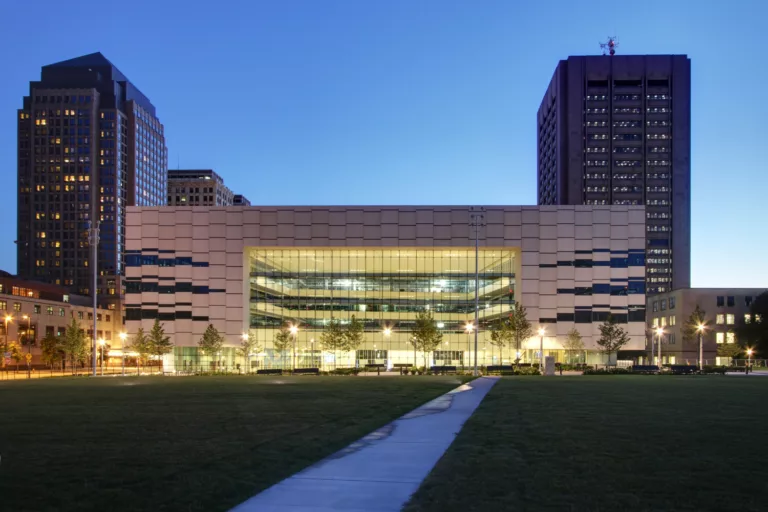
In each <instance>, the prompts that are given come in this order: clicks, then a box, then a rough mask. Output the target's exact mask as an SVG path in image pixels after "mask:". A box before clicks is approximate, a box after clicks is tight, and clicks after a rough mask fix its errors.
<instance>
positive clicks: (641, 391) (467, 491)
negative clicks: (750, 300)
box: [405, 376, 768, 512]
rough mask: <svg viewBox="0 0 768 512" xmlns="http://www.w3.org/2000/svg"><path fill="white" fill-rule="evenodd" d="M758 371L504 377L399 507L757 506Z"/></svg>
mask: <svg viewBox="0 0 768 512" xmlns="http://www.w3.org/2000/svg"><path fill="white" fill-rule="evenodd" d="M766 432H768V378H766V377H755V378H744V377H741V378H739V377H718V376H713V377H641V376H615V377H564V378H559V377H557V378H547V379H542V378H538V377H516V378H515V377H513V378H505V379H502V380H501V381H500V382H498V383H497V384H496V386H494V388H493V389H491V391H490V392H489V393H488V395H487V396H486V398H485V400H484V401H483V402H482V403H481V404H480V407H479V408H478V409H477V411H476V412H475V414H474V415H473V416H472V417H471V418H470V419H469V421H467V423H466V424H465V425H464V428H463V429H462V431H461V433H460V434H459V436H458V437H457V439H456V441H455V442H454V443H453V445H451V447H450V448H449V450H448V451H447V452H446V454H445V455H444V456H443V458H442V459H441V460H440V462H439V463H438V464H437V466H435V468H434V469H433V471H432V473H431V474H430V475H429V477H428V478H427V480H426V481H425V483H424V484H423V485H422V487H421V488H420V489H419V491H418V492H417V493H416V494H415V495H414V498H413V499H412V501H411V502H410V503H409V505H408V506H407V507H406V509H405V510H406V511H409V512H414V511H432V510H434V511H445V510H460V511H471V510H478V511H490V510H514V511H517V510H520V511H522V510H527V511H530V510H558V511H560V510H567V511H621V512H629V511H661V510H663V511H670V510H691V511H693V510H697V511H698V510H718V511H724V510H734V511H741V512H743V511H752V510H754V511H757V510H766V507H767V506H768V505H767V503H768V502H766V493H767V492H768V478H766V460H768V444H766V442H765V434H766Z"/></svg>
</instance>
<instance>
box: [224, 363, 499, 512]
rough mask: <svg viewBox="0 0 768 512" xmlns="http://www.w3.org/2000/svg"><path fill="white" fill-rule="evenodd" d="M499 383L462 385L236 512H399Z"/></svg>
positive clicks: (477, 381) (487, 380)
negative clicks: (465, 423) (490, 391)
mask: <svg viewBox="0 0 768 512" xmlns="http://www.w3.org/2000/svg"><path fill="white" fill-rule="evenodd" d="M496 380H497V379H495V378H490V377H482V378H479V379H475V380H474V381H472V382H470V383H468V384H464V385H462V386H459V387H458V388H456V389H454V390H453V391H450V392H448V393H446V394H445V395H442V396H440V397H438V398H436V399H434V400H432V401H431V402H428V403H426V404H424V405H422V406H421V407H419V408H418V409H414V410H413V411H411V412H409V413H408V414H406V415H405V416H403V417H401V418H400V419H397V420H395V421H393V422H392V423H390V424H389V425H385V426H384V427H382V428H380V429H378V430H376V431H375V432H372V433H371V434H368V435H367V436H365V437H364V438H362V439H360V440H359V441H357V442H355V443H352V444H351V445H349V446H348V447H346V448H344V449H343V450H341V451H339V452H337V453H335V454H333V455H331V456H330V457H328V458H326V459H324V460H322V461H320V462H318V463H317V464H315V465H313V466H310V467H309V468H307V469H305V470H304V471H302V472H300V473H297V474H295V475H293V476H292V477H290V478H287V479H285V480H283V481H282V482H280V483H278V484H275V485H273V486H272V487H270V488H269V489H267V490H265V491H264V492H262V493H260V494H257V495H256V496H254V497H253V498H251V499H249V500H248V501H246V502H244V503H241V504H240V505H238V506H237V507H235V508H234V509H232V511H233V512H330V511H337V510H341V511H345V512H351V511H360V512H362V511H377V512H384V511H388V512H395V511H399V510H400V509H401V508H402V506H403V505H404V504H405V503H406V502H407V501H408V499H409V498H410V497H411V495H412V494H413V493H414V492H416V490H417V489H418V488H419V485H420V484H421V482H422V481H423V480H424V478H425V477H426V476H427V474H429V472H430V471H431V470H432V467H434V465H435V464H436V463H437V461H438V460H439V459H440V457H442V456H443V453H445V450H447V449H448V446H450V444H451V443H452V442H453V440H454V438H455V437H456V435H457V434H458V433H459V431H460V430H461V427H462V426H463V425H464V422H465V421H467V419H468V418H469V417H470V416H471V415H472V413H473V412H474V411H475V409H476V408H477V406H478V405H480V402H481V401H482V400H483V398H484V397H485V395H486V393H488V391H489V390H490V389H491V387H493V385H494V384H495V383H496Z"/></svg>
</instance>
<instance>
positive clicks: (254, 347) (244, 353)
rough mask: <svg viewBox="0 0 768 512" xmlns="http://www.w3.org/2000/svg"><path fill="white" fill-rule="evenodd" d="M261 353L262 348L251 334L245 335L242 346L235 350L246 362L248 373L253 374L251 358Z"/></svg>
mask: <svg viewBox="0 0 768 512" xmlns="http://www.w3.org/2000/svg"><path fill="white" fill-rule="evenodd" d="M259 352H261V347H260V346H259V344H258V342H257V341H256V337H255V336H253V334H251V333H248V334H245V335H243V339H242V341H241V342H240V346H239V347H237V349H235V353H236V354H237V355H239V356H240V357H242V358H243V359H244V360H245V369H246V371H247V372H248V373H250V372H251V357H252V356H253V354H254V353H259Z"/></svg>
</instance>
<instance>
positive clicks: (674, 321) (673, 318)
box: [669, 316, 677, 325]
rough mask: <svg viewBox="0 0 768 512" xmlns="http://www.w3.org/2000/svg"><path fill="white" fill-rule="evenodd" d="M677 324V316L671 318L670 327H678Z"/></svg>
mask: <svg viewBox="0 0 768 512" xmlns="http://www.w3.org/2000/svg"><path fill="white" fill-rule="evenodd" d="M676 324H677V317H676V316H670V317H669V325H676Z"/></svg>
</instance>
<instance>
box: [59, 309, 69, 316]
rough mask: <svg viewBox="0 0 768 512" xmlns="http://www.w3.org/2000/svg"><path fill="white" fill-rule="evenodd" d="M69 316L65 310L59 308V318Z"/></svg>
mask: <svg viewBox="0 0 768 512" xmlns="http://www.w3.org/2000/svg"><path fill="white" fill-rule="evenodd" d="M66 314H67V312H66V311H64V308H59V316H65V315H66Z"/></svg>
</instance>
